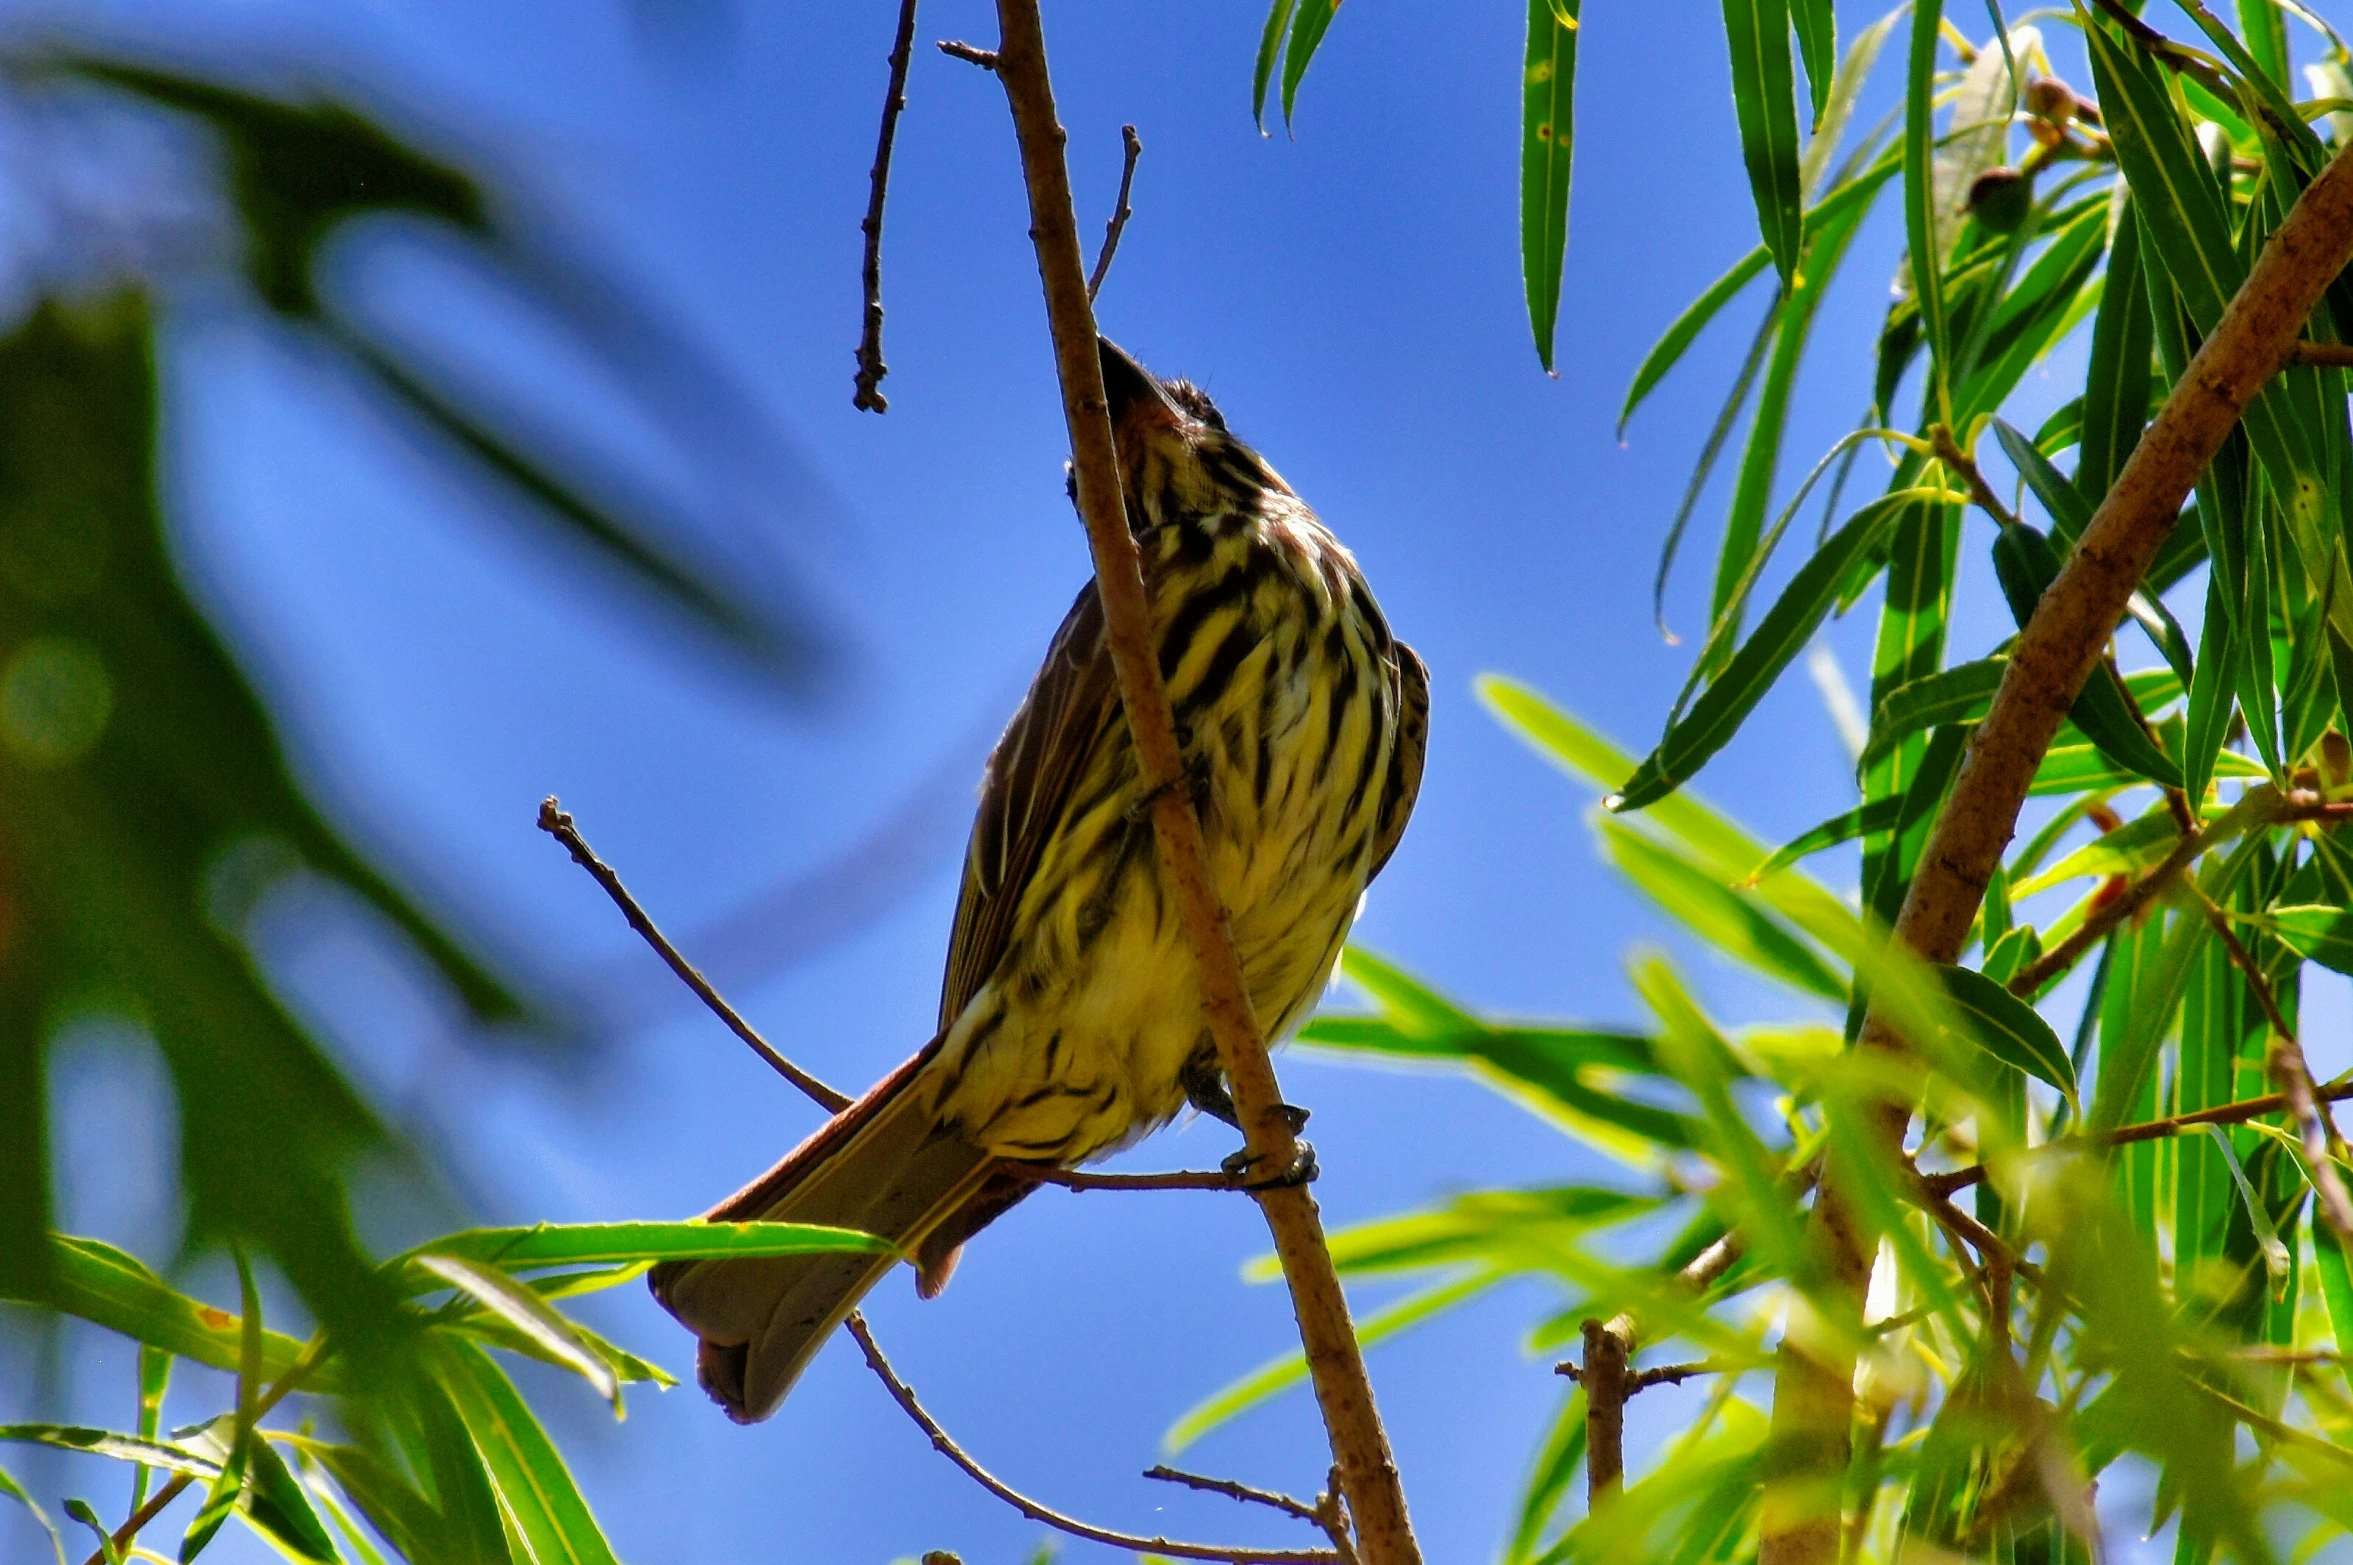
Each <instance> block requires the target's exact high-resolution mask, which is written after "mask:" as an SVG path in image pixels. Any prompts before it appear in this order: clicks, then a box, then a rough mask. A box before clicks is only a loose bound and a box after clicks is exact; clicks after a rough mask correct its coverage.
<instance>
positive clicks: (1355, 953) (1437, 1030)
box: [1340, 946, 1482, 1039]
mask: <svg viewBox="0 0 2353 1565" xmlns="http://www.w3.org/2000/svg"><path fill="white" fill-rule="evenodd" d="M1340 975H1341V976H1342V977H1344V978H1346V979H1347V980H1348V981H1349V982H1350V983H1352V984H1354V985H1355V986H1356V987H1357V988H1359V989H1361V990H1363V991H1364V992H1365V995H1366V997H1367V998H1369V999H1370V1000H1372V1001H1373V1003H1374V1004H1376V1005H1378V1006H1379V1007H1380V1008H1381V1011H1382V1014H1383V1015H1385V1016H1387V1017H1389V1018H1390V1020H1392V1021H1394V1022H1396V1023H1398V1024H1399V1025H1400V1026H1402V1027H1405V1028H1408V1029H1409V1030H1411V1031H1412V1032H1413V1033H1415V1034H1416V1035H1417V1036H1420V1037H1425V1038H1431V1039H1452V1038H1454V1037H1455V1036H1457V1035H1459V1034H1461V1033H1465V1032H1471V1031H1476V1030H1478V1029H1479V1028H1480V1026H1481V1025H1482V1024H1481V1023H1480V1021H1479V1019H1478V1018H1477V1017H1476V1016H1473V1015H1472V1014H1471V1013H1470V1012H1468V1011H1466V1010H1464V1009H1463V1008H1462V1007H1461V1006H1459V1005H1456V1004H1455V1003H1454V1002H1453V1001H1452V1000H1449V999H1447V998H1446V997H1445V996H1444V995H1442V994H1440V993H1439V992H1438V991H1437V990H1435V989H1433V988H1431V987H1430V986H1429V985H1428V984H1425V983H1423V982H1422V981H1421V980H1420V979H1418V978H1416V977H1414V976H1413V975H1412V974H1411V973H1409V972H1407V971H1406V970H1405V969H1404V968H1402V967H1399V966H1398V965H1397V964H1396V963H1394V962H1392V961H1390V960H1389V959H1388V958H1386V957H1383V956H1378V955H1376V954H1374V953H1373V952H1371V951H1367V950H1366V949H1364V948H1363V947H1362V946H1350V947H1348V948H1347V949H1346V950H1345V951H1343V952H1341V954H1340Z"/></svg>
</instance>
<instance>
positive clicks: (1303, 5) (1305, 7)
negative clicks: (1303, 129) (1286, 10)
mask: <svg viewBox="0 0 2353 1565" xmlns="http://www.w3.org/2000/svg"><path fill="white" fill-rule="evenodd" d="M1339 9H1340V0H1298V4H1297V6H1296V7H1295V8H1294V9H1293V11H1292V13H1291V41H1290V43H1289V44H1288V45H1287V46H1286V47H1285V48H1284V50H1283V123H1285V124H1286V125H1287V124H1289V123H1290V121H1291V110H1292V107H1293V105H1294V103H1295V102H1296V101H1297V99H1298V97H1299V82H1300V79H1301V78H1302V77H1304V76H1305V75H1306V74H1307V62H1308V61H1310V60H1312V59H1314V58H1315V51H1316V49H1317V48H1318V47H1319V46H1320V45H1321V44H1322V43H1323V41H1324V31H1325V29H1327V28H1329V27H1330V26H1331V25H1332V13H1333V12H1335V11H1337V10H1339Z"/></svg>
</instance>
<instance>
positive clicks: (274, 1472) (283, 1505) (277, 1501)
mask: <svg viewBox="0 0 2353 1565" xmlns="http://www.w3.org/2000/svg"><path fill="white" fill-rule="evenodd" d="M250 1460H251V1463H252V1473H251V1476H250V1478H249V1479H248V1482H247V1485H246V1493H245V1504H244V1511H245V1519H246V1521H247V1522H249V1523H251V1524H252V1525H253V1526H254V1527H255V1528H257V1529H259V1530H260V1531H261V1532H262V1534H263V1535H264V1536H266V1537H267V1538H269V1540H270V1541H271V1542H273V1543H275V1544H276V1545H277V1546H278V1550H279V1552H280V1553H282V1554H287V1555H290V1556H292V1557H293V1558H295V1559H298V1560H312V1561H316V1562H317V1565H340V1562H341V1560H342V1558H343V1557H342V1555H340V1554H339V1553H337V1552H336V1549H335V1540H334V1539H333V1538H332V1537H330V1536H328V1533H327V1529H326V1526H325V1525H324V1524H323V1523H322V1522H320V1520H319V1514H318V1512H317V1511H315V1510H313V1509H312V1508H311V1503H310V1497H309V1496H308V1495H307V1494H305V1493H304V1492H303V1488H302V1485H301V1484H300V1483H298V1482H296V1481H295V1477H294V1474H293V1473H292V1472H291V1471H289V1470H288V1468H287V1466H286V1460H285V1458H284V1457H281V1456H280V1455H278V1453H277V1451H276V1450H274V1449H273V1448H272V1447H271V1445H270V1443H269V1442H268V1441H267V1440H264V1439H260V1438H256V1439H255V1440H254V1442H253V1449H252V1453H251V1457H250Z"/></svg>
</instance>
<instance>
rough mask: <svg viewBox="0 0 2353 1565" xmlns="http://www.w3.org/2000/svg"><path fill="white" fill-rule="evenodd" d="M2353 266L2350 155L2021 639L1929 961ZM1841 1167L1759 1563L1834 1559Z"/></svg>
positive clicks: (1845, 1272)
mask: <svg viewBox="0 0 2353 1565" xmlns="http://www.w3.org/2000/svg"><path fill="white" fill-rule="evenodd" d="M2348 259H2353V160H2348V159H2347V158H2346V157H2345V156H2343V155H2342V154H2340V155H2339V156H2338V157H2337V158H2336V159H2335V160H2334V161H2333V162H2331V163H2330V165H2329V166H2328V167H2327V168H2326V169H2325V170H2323V171H2322V172H2321V175H2320V177H2319V178H2317V179H2315V180H2314V181H2313V182H2312V184H2311V186H2310V187H2309V188H2308V189H2307V190H2306V191H2305V192H2304V194H2303V196H2302V197H2301V198H2300V199H2299V200H2298V201H2297V202H2296V205H2295V207H2294V208H2293V209H2292V210H2291V211H2290V212H2289V213H2288V217H2287V220H2286V221H2285V222H2284V223H2282V224H2281V225H2280V228H2279V231H2278V232H2277V233H2275V234H2273V235H2272V237H2271V240H2270V242H2269V243H2268V244H2266V245H2265V246H2264V250H2263V253H2262V255H2261V256H2260V257H2258V258H2257V260H2256V263H2255V268H2254V271H2253V272H2252V273H2251V274H2250V275H2249V277H2248V278H2247V281H2246V283H2245V284H2244V285H2243V286H2242V287H2241V288H2240V289H2239V291H2238V294H2237V296H2236V297H2234V298H2233V299H2232V300H2231V303H2230V307H2229V309H2228V310H2226V311H2225V312H2224V314H2223V317H2222V320H2221V321H2220V322H2219V323H2218V324H2217V325H2216V327H2215V329H2214V332H2213V335H2211V336H2210V337H2208V338H2207V339H2206V342H2205V345H2204V346H2203V347H2201V348H2200V349H2199V350H2198V353H2197V356H2196V357H2195V358H2193V359H2192V360H2191V361H2190V364H2189V366H2188V368H2187V369H2186V370H2185V371H2184V373H2183V375H2182V377H2181V381H2180V383H2179V384H2178V385H2176V386H2175V387H2174V389H2173V394H2172V395H2171V396H2170V397H2168V398H2167V399H2166V402H2165V406H2164V408H2163V410H2162V411H2160V412H2159V413H2158V415H2157V419H2156V422H2154V423H2152V424H2151V425H2150V426H2149V428H2148V430H2147V432H2146V433H2144V434H2143V435H2142V436H2141V440H2140V444H2139V445H2137V446H2136V447H2134V449H2133V453H2132V457H2131V459H2130V460H2129V461H2128V462H2127V463H2126V464H2125V468H2124V471H2123V472H2122V473H2120V474H2119V475H2117V479H2116V483H2115V486H2114V487H2113V488H2112V489H2110V490H2109V491H2108V495H2107V497H2106V498H2105V499H2104V500H2102V501H2101V502H2100V507H2099V510H2098V511H2097V512H2096V513H2095V514H2094V515H2093V517H2092V520H2091V522H2090V524H2089V525H2088V526H2087V527H2086V528H2085V529H2084V533H2083V537H2082V540H2081V541H2080V542H2079V543H2078V544H2077V545H2076V548H2075V551H2074V553H2072V554H2071V555H2069V556H2068V558H2067V562H2066V564H2065V566H2064V567H2062V568H2061V570H2060V572H2059V577H2058V579H2057V580H2056V581H2055V582H2053V583H2052V584H2051V587H2050V590H2049V591H2047V592H2045V593H2044V594H2043V597H2042V601H2041V602H2040V603H2039V604H2037V605H2036V606H2035V611H2034V615H2033V617H2032V618H2031V619H2030V620H2029V621H2028V622H2027V625H2026V628H2025V629H2024V630H2023V631H2021V632H2020V633H2019V636H2018V642H2017V645H2016V647H2015V648H2014V649H2013V651H2012V653H2011V655H2010V663H2009V667H2008V670H2007V671H2006V672H2005V673H2004V675H2003V676H2002V683H2001V688H2000V689H1999V690H1998V691H1996V692H1995V694H1994V700H1993V706H1992V708H1991V710H1989V711H1988V712H1987V714H1986V718H1985V721H1984V723H1983V724H1981V725H1980V726H1979V727H1978V729H1977V732H1976V734H1975V735H1974V736H1972V738H1971V740H1970V743H1969V750H1968V753H1967V755H1966V756H1965V757H1964V758H1963V760H1962V763H1961V773H1960V776H1959V778H1958V779H1957V780H1956V781H1955V782H1954V784H1953V792H1952V797H1951V798H1950V799H1949V800H1948V801H1947V802H1946V804H1945V807H1944V809H1943V811H1942V812H1941V813H1940V814H1939V815H1938V817H1937V820H1936V826H1935V828H1934V830H1933V831H1932V832H1931V834H1930V837H1929V841H1928V846H1927V848H1926V849H1925V850H1924V851H1923V853H1922V854H1921V859H1920V868H1919V870H1918V872H1917V873H1916V874H1915V875H1914V876H1913V879H1912V886H1911V891H1910V893H1909V895H1907V896H1906V897H1905V899H1904V906H1903V911H1902V913H1901V914H1900V915H1899V916H1898V918H1897V920H1896V931H1895V932H1896V937H1897V938H1898V939H1900V940H1902V941H1903V942H1904V943H1905V944H1906V945H1908V946H1910V947H1911V948H1912V949H1913V951H1915V952H1917V953H1918V954H1919V955H1920V956H1921V957H1922V958H1923V959H1925V960H1927V961H1929V962H1939V963H1941V962H1950V961H1952V960H1953V959H1954V958H1956V957H1957V956H1959V955H1960V951H1961V946H1962V943H1963V942H1964V941H1965V940H1966V939H1967V938H1968V934H1969V926H1970V922H1971V920H1972V919H1974V918H1975V917H1976V915H1977V908H1978V904H1979V902H1980V901H1981V900H1982V899H1983V898H1984V895H1985V887H1986V883H1987V881H1988V880H1989V879H1991V877H1992V874H1993V870H1994V867H1995V865H1996V864H1998V863H1999V862H2000V861H2001V855H2002V850H2003V849H2004V848H2005V847H2006V846H2008V844H2009V841H2010V837H2011V834H2012V832H2013V831H2014V830H2015V828H2016V826H2017V821H2018V809H2019V806H2020V805H2021V804H2023V803H2024V802H2025V800H2026V790H2027V785H2028V784H2029V783H2030V782H2032V781H2033V778H2034V773H2035V769H2036V768H2037V767H2038V766H2040V765H2041V764H2042V758H2043V755H2044V754H2045V752H2046V751H2048V750H2049V748H2050V744H2051V739H2052V736H2053V735H2055V734H2056V733H2057V732H2058V729H2059V724H2060V721H2061V720H2062V719H2063V718H2064V717H2065V716H2066V715H2067V710H2068V708H2069V707H2070V706H2072V705H2073V704H2074V701H2075V697H2076V695H2077V693H2078V692H2079V691H2081V690H2082V688H2083V684H2084V680H2085V679H2086V678H2087V677H2088V676H2089V675H2090V673H2091V671H2092V669H2093V668H2094V666H2096V665H2097V664H2098V662H2099V660H2100V657H2101V655H2102V652H2103V650H2104V649H2105V648H2106V646H2107V644H2108V638H2109V636H2110V635H2111V634H2113V633H2114V631H2115V629H2116V624H2117V621H2118V620H2119V619H2120V618H2121V617H2122V616H2123V613H2124V607H2125V602H2126V600H2127V599H2128V598H2130V597H2131V595H2132V592H2133V589H2134V588H2135V587H2137V586H2138V585H2139V584H2140V580H2141V577H2142V576H2143V575H2144V574H2146V572H2147V570H2148V568H2149V563H2150V561H2152V560H2153V559H2155V558H2156V555H2157V551H2158V549H2159V548H2160V547H2161V546H2162V545H2163V544H2164V542H2165V540H2166V538H2167V536H2168V535H2169V534H2170V533H2171V532H2172V531H2173V525H2174V522H2175V519H2176V518H2177V517H2178V516H2179V515H2180V513H2181V507H2182V502H2183V501H2184V500H2185V499H2186V498H2187V497H2188V495H2189V492H2190V490H2191V488H2192V487H2193V486H2194V485H2195V484H2196V483H2197V480H2198V475H2199V474H2200V473H2202V472H2204V471H2205V468H2206V464H2207V463H2208V462H2210V461H2212V460H2213V457H2214V453H2215V452H2216V451H2218V450H2219V449H2221V446H2222V442H2223V440H2224V439H2225V438H2226V437H2227V436H2228V435H2229V434H2230V431H2231V428H2232V426H2233V425H2235V424H2236V423H2237V422H2238V420H2239V416H2240V414H2241V413H2242V412H2244V411H2245V409H2246V406H2247V404H2248V403H2249V402H2251V401H2253V400H2254V397H2255V394H2256V393H2257V392H2258V391H2260V390H2261V389H2262V387H2263V385H2264V383H2265V382H2266V381H2268V380H2269V379H2270V378H2271V377H2272V376H2273V375H2274V374H2275V373H2277V372H2278V370H2279V368H2280V367H2281V366H2282V365H2283V364H2285V363H2286V362H2288V360H2289V357H2290V355H2291V354H2293V353H2294V352H2295V348H2296V339H2297V337H2298V334H2299V333H2300V332H2301V331H2302V330H2303V327H2304V323H2305V320H2306V319H2307V317H2309V316H2310V315H2311V313H2312V309H2313V306H2314V305H2315V304H2317V303H2318V302H2319V300H2320V297H2321V295H2322V293H2323V292H2324V291H2326V289H2327V287H2328V285H2329V283H2330V281H2331V280H2333V279H2334V278H2335V277H2336V275H2337V274H2338V273H2339V272H2340V271H2342V270H2343V269H2344V267H2345V264H2346V262H2347V260H2348ZM1861 1046H1862V1047H1864V1048H1867V1049H1887V1050H1899V1051H1900V1050H1903V1049H1905V1048H1906V1044H1905V1042H1904V1040H1903V1039H1902V1038H1901V1037H1899V1036H1898V1035H1897V1034H1896V1033H1895V1031H1894V1030H1893V1028H1892V1027H1891V1026H1890V1025H1889V1024H1888V1022H1887V1021H1886V1019H1885V1018H1883V1017H1881V1016H1879V1015H1878V1014H1876V1013H1874V1014H1872V1015H1871V1016H1869V1017H1867V1018H1866V1019H1865V1021H1864V1025H1863V1035H1862V1045H1861ZM1909 1124H1910V1110H1909V1108H1908V1106H1904V1105H1891V1106H1889V1107H1888V1108H1886V1109H1885V1110H1884V1111H1883V1112H1882V1113H1881V1114H1880V1115H1879V1116H1878V1122H1877V1125H1876V1127H1875V1128H1876V1130H1877V1131H1878V1133H1879V1134H1880V1136H1881V1137H1882V1138H1883V1140H1884V1141H1885V1142H1886V1143H1887V1145H1889V1146H1890V1147H1891V1148H1894V1149H1897V1150H1900V1148H1901V1144H1902V1140H1903V1136H1904V1133H1905V1130H1906V1128H1907V1127H1908V1126H1909ZM1844 1186H1845V1181H1844V1179H1842V1178H1841V1177H1840V1174H1839V1170H1838V1166H1837V1164H1836V1162H1835V1161H1833V1162H1832V1163H1831V1164H1830V1165H1829V1166H1828V1167H1827V1168H1826V1169H1825V1171H1824V1174H1823V1179H1822V1186H1821V1191H1820V1194H1819V1196H1818V1197H1817V1198H1816V1201H1815V1205H1814V1210H1813V1213H1812V1216H1811V1218H1810V1220H1809V1223H1808V1238H1809V1243H1810V1244H1811V1245H1812V1246H1813V1250H1814V1257H1815V1259H1816V1261H1817V1264H1818V1265H1819V1266H1820V1268H1821V1271H1820V1274H1819V1275H1820V1278H1821V1284H1820V1287H1819V1289H1818V1290H1817V1292H1816V1294H1815V1298H1814V1301H1813V1305H1812V1309H1813V1310H1814V1311H1816V1312H1819V1313H1818V1314H1815V1315H1814V1316H1813V1318H1814V1319H1816V1320H1820V1321H1822V1322H1823V1323H1824V1324H1825V1325H1826V1326H1828V1327H1829V1328H1830V1329H1828V1330H1823V1331H1803V1330H1801V1329H1800V1325H1801V1320H1800V1317H1803V1316H1806V1315H1807V1314H1808V1311H1807V1309H1806V1308H1805V1307H1804V1306H1803V1305H1800V1304H1793V1306H1792V1310H1791V1319H1792V1325H1791V1329H1790V1332H1789V1334H1788V1336H1787V1337H1786V1338H1785V1339H1784V1343H1783V1347H1782V1352H1781V1362H1780V1368H1779V1371H1778V1374H1777V1378H1776V1380H1775V1385H1774V1399H1773V1435H1772V1449H1771V1459H1770V1462H1769V1465H1768V1478H1767V1484H1766V1493H1765V1508H1764V1518H1763V1520H1764V1540H1763V1550H1762V1554H1761V1556H1760V1557H1761V1560H1762V1562H1763V1565H1830V1562H1833V1561H1835V1560H1836V1559H1837V1557H1838V1539H1839V1515H1838V1496H1839V1488H1840V1482H1841V1479H1842V1477H1843V1475H1844V1473H1845V1469H1846V1461H1847V1452H1848V1429H1849V1426H1850V1424H1851V1422H1852V1419H1853V1414H1854V1388H1853V1382H1854V1354H1853V1350H1852V1348H1851V1346H1848V1344H1851V1343H1852V1341H1853V1340H1854V1339H1853V1337H1852V1336H1851V1335H1850V1334H1849V1333H1848V1332H1846V1331H1844V1330H1841V1329H1839V1327H1840V1326H1841V1325H1842V1324H1846V1325H1851V1324H1853V1323H1854V1322H1859V1320H1860V1318H1861V1311H1862V1300H1863V1292H1864V1289H1865V1288H1866V1287H1867V1286H1868V1284H1869V1280H1870V1273H1871V1260H1872V1257H1873V1255H1874V1254H1875V1253H1876V1250H1877V1246H1878V1235H1877V1234H1876V1233H1874V1232H1872V1231H1871V1230H1870V1228H1869V1226H1868V1225H1867V1224H1866V1223H1864V1222H1863V1221H1862V1220H1861V1217H1860V1214H1859V1213H1858V1212H1857V1211H1856V1210H1855V1209H1854V1207H1853V1206H1852V1204H1851V1203H1850V1202H1849V1201H1847V1200H1846V1199H1845V1198H1844V1195H1843V1190H1844Z"/></svg>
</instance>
